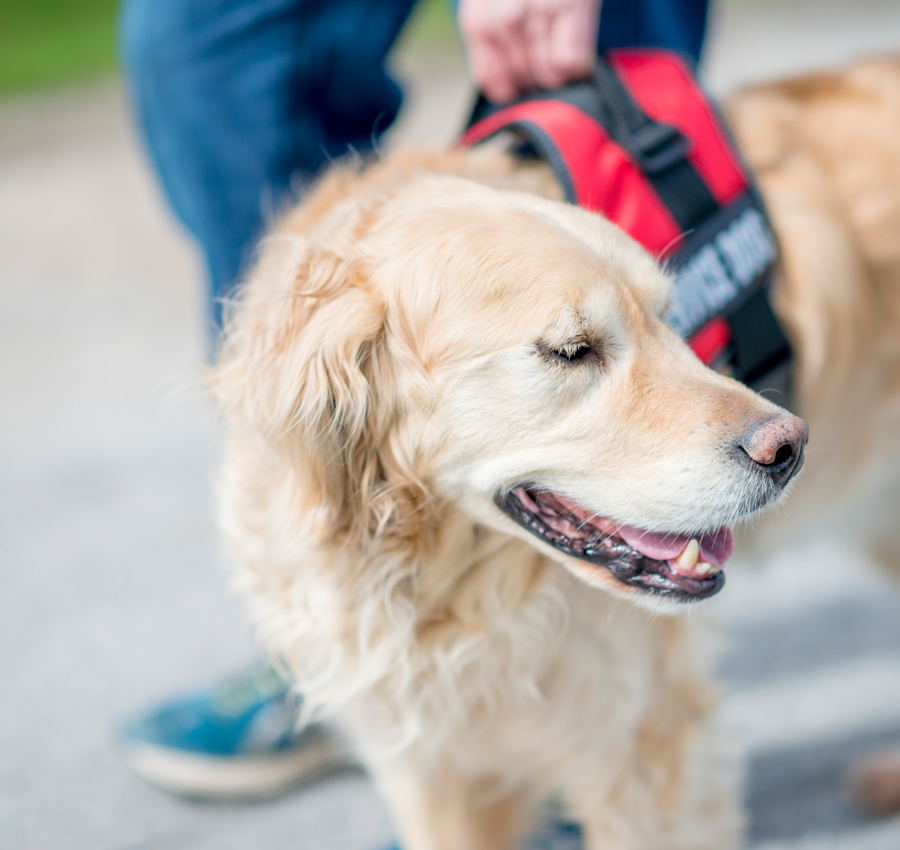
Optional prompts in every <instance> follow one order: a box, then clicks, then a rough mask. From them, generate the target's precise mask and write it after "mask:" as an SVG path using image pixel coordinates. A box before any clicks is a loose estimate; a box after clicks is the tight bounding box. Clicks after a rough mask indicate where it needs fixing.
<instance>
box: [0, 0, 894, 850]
mask: <svg viewBox="0 0 900 850" xmlns="http://www.w3.org/2000/svg"><path fill="white" fill-rule="evenodd" d="M891 47H894V48H900V3H897V2H896V0H880V1H879V0H858V2H854V3H852V4H851V3H846V2H837V0H815V2H814V1H813V0H807V1H806V2H782V3H776V2H758V3H754V4H752V5H750V4H727V5H725V6H723V7H722V9H721V13H720V14H719V16H718V18H717V21H716V25H715V31H714V35H713V38H712V42H711V49H710V54H709V61H708V70H709V75H710V79H711V81H712V85H713V86H714V87H715V88H716V89H718V90H723V89H727V88H730V87H732V86H733V85H735V84H737V83H740V82H743V81H747V80H751V79H759V78H764V77H769V76H774V75H778V74H781V73H784V72H787V71H793V70H800V69H806V68H812V67H816V66H823V65H833V64H836V63H840V62H841V61H843V60H844V59H846V58H848V57H851V56H853V55H858V54H860V53H865V52H873V51H875V52H877V51H883V50H886V49H889V48H891ZM399 65H400V67H401V69H402V71H403V73H405V75H406V76H407V77H410V78H412V77H415V78H416V79H418V80H420V81H421V84H420V86H418V87H412V88H411V94H410V98H409V103H408V106H409V113H408V115H407V117H406V119H405V121H404V124H403V126H402V127H400V128H399V130H398V133H397V135H398V136H400V137H401V139H402V140H406V141H416V142H420V141H433V142H446V141H447V140H448V139H450V138H452V133H453V131H454V128H456V127H457V126H458V124H459V122H460V121H461V118H462V116H463V115H464V114H465V111H466V105H467V103H468V95H467V92H466V88H465V86H464V85H463V84H462V75H461V71H460V64H459V58H458V57H457V56H452V55H451V56H443V55H439V56H434V55H430V53H429V51H428V50H425V49H423V48H422V47H421V46H416V45H408V46H407V49H406V51H405V53H404V55H403V56H402V57H401V60H400V61H399ZM898 132H900V128H898ZM198 278H199V267H198V264H197V262H196V259H195V257H194V255H193V252H192V249H191V247H190V245H189V244H188V243H187V241H186V240H185V238H184V236H183V235H182V234H181V233H180V232H179V231H178V230H177V228H176V227H175V226H174V225H173V224H172V223H171V221H170V220H169V218H168V217H167V215H166V213H165V212H164V208H163V205H162V203H161V200H160V198H159V195H158V193H157V190H156V188H155V185H154V184H153V182H152V179H151V177H150V176H149V174H148V173H147V170H146V167H145V164H144V162H143V159H142V157H141V154H140V152H139V150H138V146H137V144H136V142H135V137H134V133H133V132H132V130H131V128H130V125H129V122H128V120H127V114H126V111H125V109H124V106H123V100H122V97H121V93H120V91H119V89H118V88H117V87H116V86H115V85H114V84H107V85H100V86H96V87H90V88H85V89H81V90H74V91H67V92H64V93H58V94H52V95H44V96H36V97H29V98H25V99H20V100H14V101H6V102H5V103H2V104H0V303H2V307H0V399H2V402H0V411H2V414H0V470H2V474H0V564H2V575H3V579H4V584H3V591H4V592H3V593H2V595H0V646H2V651H0V683H2V690H0V693H2V698H0V752H2V753H3V757H2V759H0V848H15V850H86V848H90V850H113V848H115V849H116V850H124V849H125V848H129V850H138V848H148V849H149V848H161V849H163V848H164V850H181V848H185V850H187V848H191V850H206V849H207V848H209V850H213V848H215V850H230V849H231V848H249V847H252V848H259V850H265V848H276V847H277V848H282V847H293V848H298V850H303V848H310V850H311V848H323V847H328V848H334V850H374V849H375V848H378V847H379V846H382V845H384V844H386V843H387V842H388V841H389V839H390V835H391V830H390V825H389V822H388V819H387V816H386V814H385V812H384V810H383V808H382V806H381V804H380V803H379V802H378V800H377V798H376V796H375V794H374V792H373V790H372V789H371V787H370V785H369V783H368V782H367V780H366V779H365V777H363V776H361V775H359V774H355V773H345V774H342V775H339V776H335V777H332V778H331V779H328V780H326V781H323V782H320V783H318V784H316V785H314V786H311V787H308V788H306V789H304V790H302V791H301V792H298V793H296V794H293V795H291V796H288V797H285V798H282V799H280V800H276V801H273V802H271V803H267V804H264V805H257V806H202V805H192V804H189V803H186V802H183V801H179V800H175V799H171V798H169V797H167V796H165V795H163V794H161V793H159V792H157V791H155V790H153V789H151V788H148V787H146V786H144V785H143V784H141V783H140V782H139V781H138V780H137V779H135V778H134V777H132V776H131V775H130V774H129V773H128V772H127V771H126V770H125V769H124V768H123V767H122V766H121V765H120V764H119V762H118V761H117V759H116V757H115V754H114V752H113V750H112V748H111V730H112V729H113V728H114V724H115V721H116V719H117V718H120V717H122V716H124V715H125V714H127V713H128V712H129V711H131V710H133V709H135V708H136V707H140V706H143V705H146V704H147V703H148V702H149V701H151V700H154V699H156V698H158V697H160V696H161V695H164V694H165V693H167V692H169V691H171V690H172V689H173V688H178V687H180V686H182V685H183V684H184V683H189V684H191V683H201V682H203V681H205V680H209V679H211V678H214V677H215V676H216V675H217V674H218V673H220V672H223V671H230V670H232V669H234V667H235V666H236V664H239V663H240V662H242V661H244V660H246V659H248V658H250V657H252V654H253V650H252V645H251V642H250V639H249V638H248V636H247V633H246V629H245V627H244V624H243V618H242V614H241V610H240V606H239V604H238V602H237V601H236V600H234V599H232V598H231V597H229V595H228V593H227V582H228V579H227V576H228V568H227V565H226V563H225V561H224V559H223V558H222V557H221V555H220V553H219V550H218V546H217V541H216V536H215V533H214V530H213V527H212V522H211V507H212V505H211V497H210V487H209V481H210V478H211V473H212V469H213V468H214V463H215V457H216V452H217V447H216V441H215V438H214V436H213V434H214V433H215V428H214V422H213V417H212V415H211V411H210V408H209V406H208V404H207V403H206V401H205V400H204V399H203V397H202V393H200V392H199V391H197V389H196V388H195V387H196V380H195V378H196V375H197V374H198V372H199V371H200V369H201V368H202V362H203V348H202V346H203V339H202V335H201V333H200V329H201V327H202V319H201V303H200V287H199V286H198V285H197V281H198ZM853 562H854V556H853V553H852V552H850V551H847V550H845V549H844V548H842V545H841V543H840V541H838V540H835V539H831V538H829V537H828V536H827V533H826V532H825V531H824V530H820V531H819V532H818V533H816V534H815V535H812V536H810V537H809V538H808V539H803V540H798V541H794V542H793V543H792V544H791V546H790V547H788V548H786V549H785V550H783V551H782V552H781V553H780V555H779V558H778V560H777V561H773V562H771V563H770V564H768V565H767V567H766V568H765V569H763V570H761V571H751V570H745V571H741V570H736V571H734V575H733V576H732V578H731V579H730V582H729V588H728V590H727V591H726V593H725V594H724V598H723V599H722V601H721V602H720V603H718V607H719V609H720V612H721V616H722V618H723V620H724V622H725V623H726V627H727V629H728V631H729V632H730V634H731V641H730V643H731V649H730V651H729V653H728V655H727V656H726V658H725V660H724V663H723V666H722V673H723V677H724V680H725V682H726V686H727V700H726V704H725V710H724V719H725V722H726V723H727V725H729V726H730V727H731V728H732V729H733V730H734V731H735V734H736V736H737V738H738V740H739V741H741V742H742V746H743V748H744V749H745V750H746V752H747V754H748V764H749V771H748V782H747V800H748V806H749V812H750V839H751V845H752V846H753V847H754V848H756V850H763V848H765V850H776V848H777V850H801V848H802V850H826V848H829V850H888V849H889V848H891V850H896V848H898V847H900V820H894V821H867V820H865V819H863V818H861V817H860V816H859V815H858V814H857V813H856V812H855V811H854V810H853V808H852V806H851V804H850V802H849V800H848V799H847V797H846V795H845V790H844V787H843V784H842V772H843V771H844V769H845V767H846V765H847V763H848V762H849V761H850V760H851V759H852V758H853V757H854V756H855V755H856V754H858V753H860V752H863V751H865V750H867V749H868V748H870V747H871V746H873V745H877V744H879V743H881V742H886V741H895V742H898V743H900V595H898V592H897V591H896V590H895V589H893V588H891V587H889V586H887V585H886V584H885V583H884V582H883V581H882V580H881V579H879V578H877V577H875V576H869V575H867V574H865V573H861V574H860V576H857V577H855V578H854V580H853V582H852V583H850V582H848V580H847V576H846V566H847V564H848V563H853ZM811 576H814V583H811V579H810V577H811Z"/></svg>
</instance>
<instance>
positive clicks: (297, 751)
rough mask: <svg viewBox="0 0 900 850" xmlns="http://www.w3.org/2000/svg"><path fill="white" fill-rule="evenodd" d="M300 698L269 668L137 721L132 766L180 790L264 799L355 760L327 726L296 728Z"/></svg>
mask: <svg viewBox="0 0 900 850" xmlns="http://www.w3.org/2000/svg"><path fill="white" fill-rule="evenodd" d="M295 708H296V703H295V701H294V700H293V699H291V697H290V696H289V694H288V688H287V685H286V684H285V682H284V680H283V679H282V678H281V677H280V676H279V675H278V673H276V672H275V670H273V669H272V668H271V667H269V666H268V665H266V666H259V667H256V668H254V669H253V670H250V671H249V672H247V673H244V674H241V675H239V676H236V677H234V678H232V679H229V680H227V681H225V682H221V683H220V684H218V685H217V686H216V687H215V688H214V689H213V690H212V691H211V692H208V693H202V694H196V695H194V696H190V697H182V698H179V699H175V700H172V701H170V702H167V703H165V704H164V705H162V706H160V707H158V708H156V709H154V710H152V711H150V712H148V713H146V714H142V715H140V716H139V717H137V718H135V719H134V720H133V721H131V722H130V723H128V724H127V725H126V726H125V727H124V728H123V729H122V730H121V733H120V738H119V742H118V743H119V749H120V752H121V755H122V758H123V759H124V761H125V763H126V764H127V765H128V766H129V767H130V768H131V769H132V770H133V771H134V772H135V773H137V774H138V775H139V776H140V777H142V778H143V779H145V780H147V781H148V782H151V783H152V784H154V785H156V786H158V787H159V788H162V789H164V790H166V791H169V792H171V793H173V794H179V795H182V796H187V797H192V798H195V799H206V800H234V799H244V800H253V799H263V798H266V797H272V796H274V795H276V794H279V793H281V792H283V791H286V790H287V789H289V788H291V787H293V786H295V785H297V784H299V783H301V782H304V781H306V780H308V779H311V778H313V777H316V776H320V775H322V774H323V773H325V772H327V771H329V770H332V769H334V768H336V767H339V766H343V765H347V764H350V763H352V759H351V758H350V755H349V752H348V750H347V749H346V747H345V746H344V745H343V744H342V743H341V742H340V741H339V740H338V739H337V738H335V737H334V736H333V735H332V734H331V733H330V732H328V731H327V730H326V729H325V728H324V727H322V726H321V725H318V724H312V725H310V726H307V727H306V728H305V729H302V730H300V731H299V732H298V731H297V730H296V729H295V727H294V713H295Z"/></svg>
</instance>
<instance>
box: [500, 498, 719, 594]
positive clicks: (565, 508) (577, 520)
mask: <svg viewBox="0 0 900 850" xmlns="http://www.w3.org/2000/svg"><path fill="white" fill-rule="evenodd" d="M496 501H497V504H498V505H499V506H500V508H501V510H503V511H504V512H505V513H506V514H508V515H509V516H510V517H511V518H512V519H514V520H515V521H516V522H517V523H518V524H519V525H521V526H522V527H523V528H526V529H527V530H528V531H530V532H531V533H532V534H534V535H536V536H537V537H539V538H540V539H541V540H543V541H545V542H546V543H549V544H550V545H551V546H553V547H554V548H555V549H558V550H559V551H560V552H564V553H565V554H566V555H570V556H572V557H574V558H579V559H581V560H583V561H588V562H589V563H591V564H596V565H598V566H602V567H606V568H607V569H608V570H609V571H610V573H611V574H612V575H613V576H614V577H615V578H616V579H617V580H618V581H620V582H622V583H623V584H625V585H628V586H629V587H633V588H635V589H637V590H641V591H644V592H647V593H653V594H656V595H658V596H665V597H668V598H670V599H673V600H677V601H679V602H691V601H695V600H698V599H705V598H706V597H708V596H712V595H713V594H715V593H718V592H719V591H720V590H721V589H722V586H723V585H724V584H725V576H724V574H723V573H722V565H723V564H724V563H725V562H726V561H727V560H728V558H729V557H730V556H731V552H732V550H733V548H734V541H733V538H732V536H731V531H730V530H729V529H727V528H719V529H715V530H713V531H707V532H704V533H702V534H698V535H695V536H693V537H689V536H687V535H684V534H674V533H671V534H664V533H659V532H652V531H644V530H643V529H640V528H634V527H632V526H629V525H617V524H616V523H614V522H612V521H611V520H609V519H606V518H605V517H602V516H597V515H596V514H593V513H591V512H590V511H588V510H587V509H586V508H583V507H581V506H580V505H578V504H577V503H575V502H573V501H572V500H571V499H568V498H566V497H565V496H563V495H561V494H560V493H554V492H552V491H550V490H545V489H541V488H540V487H538V486H536V485H520V486H518V487H514V488H513V489H512V490H510V491H509V492H506V493H502V494H500V495H498V496H497V498H496Z"/></svg>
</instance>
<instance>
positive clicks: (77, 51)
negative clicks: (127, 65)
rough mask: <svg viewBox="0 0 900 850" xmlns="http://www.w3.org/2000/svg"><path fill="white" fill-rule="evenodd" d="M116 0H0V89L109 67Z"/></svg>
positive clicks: (67, 78) (113, 50)
mask: <svg viewBox="0 0 900 850" xmlns="http://www.w3.org/2000/svg"><path fill="white" fill-rule="evenodd" d="M118 5H119V4H118V0H0V95H2V94H9V93H11V92H21V91H28V90H32V89H37V88H42V87H46V86H52V85H58V84H60V83H67V82H72V81H75V80H79V79H84V78H89V77H95V76H99V75H102V74H108V73H111V72H112V71H113V70H114V69H115V66H116V48H115V27H116V10H117V8H118Z"/></svg>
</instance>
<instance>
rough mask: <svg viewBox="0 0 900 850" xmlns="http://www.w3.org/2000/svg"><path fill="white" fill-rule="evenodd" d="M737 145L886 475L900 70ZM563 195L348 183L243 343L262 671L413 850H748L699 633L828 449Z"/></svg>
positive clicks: (800, 339)
mask: <svg viewBox="0 0 900 850" xmlns="http://www.w3.org/2000/svg"><path fill="white" fill-rule="evenodd" d="M731 115H732V120H733V122H734V126H735V128H736V130H737V132H738V135H739V138H740V140H741V142H742V143H743V146H744V149H745V151H746V153H747V155H748V156H749V158H750V160H751V162H752V163H753V164H754V165H755V166H756V167H757V169H758V170H759V173H760V179H761V183H762V187H763V190H764V193H765V195H766V199H767V201H768V203H769V205H770V210H771V214H772V217H773V220H774V222H775V224H776V228H777V229H778V232H779V234H780V238H781V241H782V251H783V270H782V275H781V277H780V280H779V287H778V291H777V293H776V303H777V306H778V309H779V311H780V313H781V315H782V318H783V319H784V322H785V325H786V327H787V328H788V330H789V331H790V334H791V337H792V341H793V342H794V344H795V346H796V348H797V352H798V356H797V367H798V374H797V382H796V383H797V389H798V398H799V400H800V403H801V407H802V410H803V411H804V412H806V411H808V412H809V416H810V417H812V418H813V419H814V427H818V425H819V423H820V422H824V423H826V424H825V426H824V427H823V430H824V431H827V433H828V434H830V435H834V437H833V438H834V439H838V438H840V439H841V440H846V444H847V445H850V446H854V445H857V446H858V444H859V443H860V442H865V443H866V444H868V445H870V444H871V443H872V440H873V439H874V437H875V436H876V435H877V429H878V427H881V426H884V424H885V422H884V420H883V419H881V420H879V421H878V422H877V423H876V422H875V420H874V418H873V419H866V420H865V421H860V417H861V416H862V413H861V411H869V410H872V409H885V403H884V400H885V399H886V398H889V397H891V394H896V390H897V389H898V387H897V386H896V378H897V374H898V372H897V368H896V367H897V365H898V354H900V345H898V342H897V338H896V334H892V328H893V327H896V325H895V324H892V323H895V322H896V320H897V313H898V312H900V134H898V133H897V132H895V131H894V130H889V127H891V126H893V128H898V127H900V65H898V64H897V63H894V62H884V63H870V64H867V65H862V66H859V67H858V68H856V69H854V70H853V71H851V72H850V73H849V74H848V75H846V76H843V77H821V78H815V79H810V80H804V81H796V82H793V83H788V84H783V85H780V86H773V87H768V88H761V89H757V90H754V91H750V92H747V93H745V94H743V95H741V96H740V97H738V98H736V99H735V100H734V101H733V102H732V103H731ZM558 197H559V190H558V188H557V187H556V186H555V184H554V182H553V180H552V177H551V176H550V173H549V171H547V170H546V169H545V168H544V167H543V166H540V165H534V164H526V163H522V162H519V161H516V160H515V159H513V158H512V157H511V156H510V155H508V154H507V153H505V152H502V151H499V150H493V149H487V148H485V149H479V150H467V151H453V152H447V153H421V152H420V153H405V154H396V155H392V156H388V157H387V158H386V159H384V160H383V161H382V162H379V163H377V164H375V165H372V166H371V167H369V168H368V169H367V170H364V171H359V170H357V169H354V168H342V169H338V170H336V171H334V172H332V173H331V174H330V175H328V176H326V177H325V178H324V179H323V180H322V181H321V182H320V183H319V185H318V186H317V188H315V189H314V190H313V191H312V192H311V193H310V194H309V196H308V197H307V199H306V200H305V201H304V203H303V204H301V205H300V206H299V207H298V208H297V209H295V210H293V211H292V212H291V213H290V214H289V215H287V216H286V217H285V218H284V219H283V220H282V221H281V223H280V224H279V225H278V227H276V228H275V230H274V231H273V233H272V234H271V235H270V236H269V237H268V238H267V240H266V241H265V243H264V246H263V248H262V250H261V255H260V258H259V261H258V264H257V266H256V268H255V269H254V271H253V273H252V275H251V276H250V278H249V282H248V284H247V286H246V288H245V290H244V292H243V294H242V296H241V297H240V299H239V303H238V304H237V306H236V309H235V310H234V311H233V313H232V316H231V318H230V320H229V323H228V328H227V334H226V340H225V343H224V346H223V349H222V352H221V357H220V365H219V367H218V370H217V373H216V378H215V381H216V390H217V393H218V395H219V397H220V399H221V401H222V408H223V411H224V418H225V426H226V458H225V466H224V473H223V479H222V484H221V499H220V504H221V511H220V513H221V524H222V527H223V530H224V533H225V535H226V537H227V540H228V543H229V545H230V547H231V550H232V552H233V553H234V555H235V557H236V559H237V562H238V565H239V584H240V588H241V590H242V591H243V592H244V593H245V594H246V596H247V598H248V600H249V603H250V605H251V609H252V613H253V617H254V620H255V622H256V625H257V627H258V629H259V633H260V635H261V637H262V639H263V641H264V642H265V644H266V646H267V647H268V649H269V651H270V652H271V653H272V655H273V657H275V658H276V659H279V660H280V661H281V662H282V663H283V664H284V665H285V667H286V668H287V669H288V670H289V672H290V675H291V676H292V677H293V679H294V681H295V682H296V683H297V686H298V688H299V689H300V690H301V691H302V693H303V694H304V697H305V710H306V711H307V712H308V713H315V714H317V715H322V716H328V717H331V718H333V719H336V720H337V721H338V722H339V723H340V724H341V726H342V727H343V728H344V729H345V730H347V732H348V733H349V734H350V735H351V737H352V738H353V740H354V741H355V743H356V745H357V747H358V749H359V752H360V754H361V757H362V758H363V759H364V761H365V763H366V765H367V766H368V768H369V769H370V770H371V772H372V775H373V776H374V778H375V780H376V782H377V783H378V785H379V786H380V788H381V790H382V791H383V793H384V795H385V797H386V799H387V801H388V804H389V806H390V808H391V810H392V813H393V816H394V818H395V821H396V825H397V829H398V831H399V834H400V838H401V842H402V845H403V847H404V848H405V850H443V848H446V849H447V850H451V848H452V850H462V848H465V850H488V848H490V850H499V849H500V848H512V847H514V846H515V844H516V839H517V837H518V836H519V835H520V834H521V833H522V832H523V831H524V830H526V829H527V828H528V827H529V825H530V824H529V821H530V818H532V817H533V816H534V813H535V811H536V804H537V803H538V802H539V801H541V800H544V799H546V798H548V797H555V798H557V799H558V800H559V801H561V804H562V805H563V806H564V807H565V810H566V811H567V812H568V814H569V815H570V816H571V817H573V818H574V819H576V820H578V821H579V822H580V823H581V824H582V825H583V827H584V831H585V842H586V846H587V848H588V849H589V850H601V848H602V850H612V848H644V850H665V849H666V848H673V849H674V848H685V850H687V848H691V850H727V848H731V847H736V846H738V844H739V843H740V833H741V816H740V811H739V805H738V795H737V792H736V789H735V783H734V781H733V777H732V774H731V770H730V766H729V762H728V760H727V759H724V758H723V752H722V744H721V741H720V739H719V737H718V735H717V733H716V731H715V728H714V724H713V712H714V707H715V699H714V691H713V689H712V687H711V686H710V683H709V670H708V667H709V658H710V652H711V644H713V643H714V638H713V636H712V634H711V633H710V630H709V627H708V626H707V624H706V622H705V620H704V619H703V618H702V616H699V615H698V614H697V606H696V605H695V606H688V605H686V604H685V603H688V602H694V601H697V600H701V599H703V598H705V597H708V596H710V595H712V594H713V593H715V592H716V591H717V590H719V589H720V588H721V586H722V583H723V580H724V579H723V572H722V564H723V563H724V562H725V560H726V559H727V557H728V555H729V554H730V551H731V532H730V531H729V527H730V526H732V525H733V524H735V523H737V522H738V521H739V520H741V519H742V518H743V517H746V516H750V515H752V514H755V512H757V511H759V510H761V509H763V508H765V507H766V506H767V505H769V504H771V503H772V502H773V501H774V500H776V499H778V497H779V496H780V494H781V493H782V492H783V490H784V489H785V487H786V486H787V484H788V482H789V480H790V479H791V478H792V476H793V475H794V473H795V472H796V471H797V470H798V469H799V466H800V464H801V463H802V459H803V446H804V444H805V442H806V437H807V430H806V425H805V423H804V422H803V421H802V420H800V419H798V418H797V417H795V416H793V415H791V414H790V413H787V412H786V411H784V410H782V409H781V408H779V407H777V406H776V405H774V404H773V403H772V402H770V401H768V400H766V399H764V398H762V397H760V396H758V395H756V394H754V393H752V392H750V391H749V390H748V389H746V388H745V387H744V386H742V385H740V384H738V383H736V382H734V381H732V380H730V379H728V378H726V377H723V376H721V375H718V374H716V373H714V372H712V371H710V370H708V369H706V368H705V367H703V366H702V365H701V363H700V362H699V361H698V360H697V359H696V358H695V357H694V355H693V354H692V353H691V352H690V351H689V349H688V348H687V347H686V346H685V345H684V344H683V343H682V342H681V341H680V340H679V339H678V338H677V337H676V335H675V334H674V333H673V332H672V331H671V330H670V329H669V328H668V327H667V326H666V325H665V323H664V322H663V321H662V319H661V316H662V314H663V311H664V309H665V306H666V303H667V297H668V292H669V286H670V282H669V280H668V278H667V276H666V275H665V274H664V273H663V272H662V271H661V270H660V268H659V266H658V265H657V263H656V262H655V261H654V259H653V258H652V257H650V256H648V255H647V254H646V253H645V252H644V251H643V250H642V249H641V248H640V247H639V246H638V245H636V244H635V243H634V242H633V241H632V240H630V239H629V238H628V237H626V236H625V235H623V234H622V233H621V232H620V231H619V230H617V229H616V228H615V227H613V226H612V225H611V224H609V223H608V222H606V221H605V220H603V219H602V218H601V217H600V216H597V215H595V214H592V213H589V212H586V211H584V210H581V209H578V208H575V207H572V206H569V205H566V204H563V203H561V202H560V201H559V200H558ZM861 363H877V364H880V365H879V367H878V368H877V369H874V368H869V367H868V366H867V367H866V369H865V373H863V372H862V371H861V366H860V364H861ZM848 404H852V406H853V408H852V410H851V411H849V414H848V415H842V413H845V412H846V411H845V408H846V406H847V405H848ZM863 425H866V426H867V427H871V429H872V430H871V431H865V432H863V431H862V428H863ZM688 609H690V611H689V610H688Z"/></svg>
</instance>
